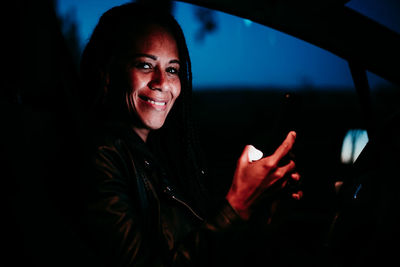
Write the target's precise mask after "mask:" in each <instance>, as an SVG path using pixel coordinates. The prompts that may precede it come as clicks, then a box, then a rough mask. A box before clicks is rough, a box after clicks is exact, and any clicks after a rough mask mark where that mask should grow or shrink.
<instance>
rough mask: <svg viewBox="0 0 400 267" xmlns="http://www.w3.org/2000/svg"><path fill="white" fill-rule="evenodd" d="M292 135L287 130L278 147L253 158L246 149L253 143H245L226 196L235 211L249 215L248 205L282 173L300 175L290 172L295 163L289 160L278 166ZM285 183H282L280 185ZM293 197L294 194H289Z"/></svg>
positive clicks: (294, 137) (294, 133) (246, 217)
mask: <svg viewBox="0 0 400 267" xmlns="http://www.w3.org/2000/svg"><path fill="white" fill-rule="evenodd" d="M295 139H296V132H294V131H292V132H289V134H288V135H287V137H286V139H285V140H284V141H283V142H282V144H281V145H280V146H279V147H278V149H277V150H276V151H275V152H274V153H273V154H272V155H270V156H268V157H265V158H262V159H260V160H257V161H250V160H249V152H250V151H252V150H254V147H253V146H251V145H247V146H246V147H245V148H244V150H243V153H242V155H241V156H240V158H239V160H238V163H237V166H236V170H235V174H234V177H233V181H232V185H231V187H230V189H229V192H228V194H227V196H226V199H227V200H228V202H229V203H230V204H231V206H232V207H233V208H234V209H235V210H236V211H237V212H238V213H239V215H240V216H241V217H242V218H243V219H245V220H247V219H248V218H249V217H250V213H251V207H252V205H253V204H254V203H255V202H256V201H257V200H258V199H259V198H260V196H261V195H262V194H263V193H264V192H265V191H266V190H267V189H268V188H270V187H271V186H272V185H273V184H275V183H276V182H277V181H278V180H280V179H282V178H283V177H284V176H285V175H287V174H289V173H290V175H291V178H292V179H295V180H298V179H300V176H299V174H298V173H297V172H294V168H295V163H294V161H293V160H290V162H289V163H287V164H286V165H283V166H280V165H279V162H280V161H281V159H282V158H283V157H284V156H285V155H286V154H288V153H289V151H290V150H291V149H292V147H293V144H294V142H295ZM285 184H286V183H282V186H284V185H285ZM293 197H295V198H296V196H293Z"/></svg>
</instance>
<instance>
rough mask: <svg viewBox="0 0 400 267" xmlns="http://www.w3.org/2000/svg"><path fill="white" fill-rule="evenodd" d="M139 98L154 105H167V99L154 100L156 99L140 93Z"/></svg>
mask: <svg viewBox="0 0 400 267" xmlns="http://www.w3.org/2000/svg"><path fill="white" fill-rule="evenodd" d="M139 98H140V99H142V100H143V101H146V102H148V103H150V104H153V105H156V106H160V107H162V106H165V105H167V101H163V100H156V99H153V98H150V97H147V96H144V95H140V96H139Z"/></svg>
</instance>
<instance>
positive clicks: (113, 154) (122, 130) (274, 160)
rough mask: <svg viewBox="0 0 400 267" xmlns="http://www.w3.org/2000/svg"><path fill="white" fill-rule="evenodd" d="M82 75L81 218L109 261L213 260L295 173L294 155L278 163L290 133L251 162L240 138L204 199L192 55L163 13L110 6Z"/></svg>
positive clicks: (291, 136) (164, 262)
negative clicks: (216, 186)
mask: <svg viewBox="0 0 400 267" xmlns="http://www.w3.org/2000/svg"><path fill="white" fill-rule="evenodd" d="M81 74H82V90H83V91H84V92H85V95H86V96H87V97H86V101H87V102H85V107H88V114H89V117H88V118H89V120H88V121H90V123H88V125H89V126H90V127H88V129H90V131H89V135H88V136H89V137H90V139H91V142H90V144H91V146H90V148H89V149H88V150H87V151H86V152H87V155H88V157H85V158H84V166H85V172H84V177H83V178H84V179H83V180H84V182H85V183H84V187H83V190H84V194H83V195H84V197H85V203H86V205H85V207H86V208H85V210H84V217H83V218H84V219H83V224H84V225H86V232H87V238H88V239H89V240H90V242H91V244H93V246H94V247H95V249H96V251H98V252H99V255H102V256H103V257H104V260H105V262H106V264H107V265H110V266H131V265H132V266H133V265H134V266H141V265H143V266H164V265H167V266H168V265H174V266H180V265H189V266H191V265H204V264H210V263H215V262H216V261H217V259H218V258H219V256H220V255H216V254H218V253H216V251H217V248H218V246H220V245H221V244H224V240H225V241H226V240H227V238H225V236H227V235H228V236H229V235H230V234H228V233H229V232H230V230H232V229H235V224H240V223H243V222H245V221H246V220H248V219H249V217H250V215H251V212H252V207H253V206H254V203H257V201H258V200H259V198H260V197H261V196H262V195H264V192H265V191H266V190H267V189H268V188H270V187H271V186H272V185H273V184H275V183H276V181H277V180H279V179H281V178H283V177H284V176H286V175H289V176H291V178H292V179H295V180H298V179H299V175H298V173H296V172H295V171H294V167H295V164H294V162H293V161H290V162H289V163H287V164H285V165H283V166H280V165H278V163H279V162H280V160H281V159H282V158H283V157H284V156H285V155H286V154H287V153H288V152H289V151H290V149H291V147H292V146H293V143H294V140H295V133H294V132H291V133H289V134H288V136H287V138H286V139H285V141H284V142H283V143H282V145H281V146H280V147H279V148H278V149H277V150H276V152H275V153H274V154H273V155H271V156H270V157H266V158H263V159H259V160H251V159H249V152H250V151H252V150H254V148H253V147H251V146H247V147H246V148H245V149H244V151H243V154H242V156H241V157H240V159H239V161H238V164H237V169H236V171H235V175H234V178H233V182H232V186H231V188H230V190H229V192H228V194H227V196H226V197H225V199H224V200H223V201H221V203H220V204H219V205H215V204H214V202H212V201H211V200H210V199H209V197H208V195H207V193H206V189H205V188H204V187H203V185H202V180H203V179H204V176H205V175H206V174H205V168H204V164H203V160H202V157H201V155H200V153H199V148H198V144H197V140H196V137H195V134H194V130H193V126H192V122H191V117H190V98H191V89H192V88H191V86H192V84H191V78H192V75H191V66H190V59H189V54H188V51H187V47H186V43H185V39H184V36H183V33H182V30H181V28H180V27H179V25H178V23H177V22H176V21H175V20H174V18H173V17H172V16H171V15H169V14H166V13H164V12H162V11H160V10H158V9H156V8H154V7H146V6H143V5H139V4H134V3H131V4H126V5H122V6H119V7H115V8H112V9H111V10H109V11H107V12H106V13H105V14H104V15H103V16H102V17H101V19H100V21H99V23H98V25H97V26H96V28H95V30H94V32H93V35H92V36H91V38H90V41H89V43H88V44H87V46H86V48H85V50H84V53H83V56H82V63H81ZM94 96H95V97H94ZM89 162H91V164H88V163H89ZM283 184H284V183H283ZM211 206H212V207H213V208H210V207H211Z"/></svg>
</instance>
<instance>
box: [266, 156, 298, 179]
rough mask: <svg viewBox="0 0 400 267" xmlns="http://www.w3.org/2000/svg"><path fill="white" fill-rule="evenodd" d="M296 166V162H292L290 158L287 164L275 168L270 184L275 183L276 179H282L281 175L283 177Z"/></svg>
mask: <svg viewBox="0 0 400 267" xmlns="http://www.w3.org/2000/svg"><path fill="white" fill-rule="evenodd" d="M295 167H296V164H295V163H294V161H293V160H291V161H290V162H289V163H288V164H286V165H284V166H282V167H279V168H276V170H275V171H274V173H273V176H272V177H273V180H272V182H271V184H273V183H275V182H276V181H278V180H280V179H282V178H283V177H285V175H286V174H287V173H289V172H291V171H292V170H293V169H294V168H295Z"/></svg>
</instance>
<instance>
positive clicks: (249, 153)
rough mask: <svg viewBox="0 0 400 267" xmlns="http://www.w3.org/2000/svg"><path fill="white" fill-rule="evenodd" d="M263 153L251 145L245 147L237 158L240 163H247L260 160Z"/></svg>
mask: <svg viewBox="0 0 400 267" xmlns="http://www.w3.org/2000/svg"><path fill="white" fill-rule="evenodd" d="M262 156H263V153H262V152H261V151H260V150H258V149H257V148H255V147H254V146H252V145H247V146H245V148H244V149H243V152H242V155H241V156H240V158H239V161H240V162H241V163H249V162H252V161H256V160H259V159H261V158H262Z"/></svg>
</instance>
